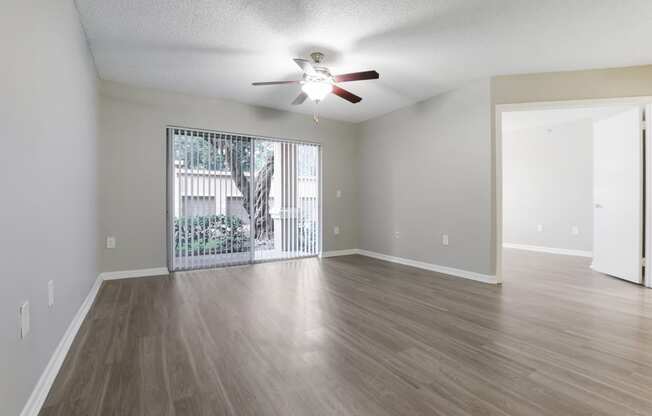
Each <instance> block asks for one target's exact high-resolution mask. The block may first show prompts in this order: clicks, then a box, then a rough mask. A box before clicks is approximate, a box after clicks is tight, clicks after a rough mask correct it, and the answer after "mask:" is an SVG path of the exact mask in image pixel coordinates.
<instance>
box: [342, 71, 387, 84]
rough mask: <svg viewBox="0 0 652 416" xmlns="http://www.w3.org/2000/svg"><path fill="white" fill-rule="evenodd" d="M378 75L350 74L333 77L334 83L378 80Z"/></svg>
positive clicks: (368, 72) (370, 73) (367, 72)
mask: <svg viewBox="0 0 652 416" xmlns="http://www.w3.org/2000/svg"><path fill="white" fill-rule="evenodd" d="M378 78H380V74H378V72H376V71H363V72H352V73H350V74H342V75H335V76H333V79H334V80H335V82H347V81H362V80H365V79H378Z"/></svg>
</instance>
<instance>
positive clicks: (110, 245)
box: [106, 235, 115, 248]
mask: <svg viewBox="0 0 652 416" xmlns="http://www.w3.org/2000/svg"><path fill="white" fill-rule="evenodd" d="M106 248H115V237H113V236H111V235H110V236H108V237H106Z"/></svg>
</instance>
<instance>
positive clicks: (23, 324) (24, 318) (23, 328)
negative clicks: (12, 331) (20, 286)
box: [18, 301, 29, 338]
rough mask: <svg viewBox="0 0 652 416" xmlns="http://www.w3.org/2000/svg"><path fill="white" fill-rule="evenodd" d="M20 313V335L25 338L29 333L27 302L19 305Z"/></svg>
mask: <svg viewBox="0 0 652 416" xmlns="http://www.w3.org/2000/svg"><path fill="white" fill-rule="evenodd" d="M18 314H19V315H20V337H21V338H25V337H26V336H27V334H29V302H28V301H25V303H23V304H22V305H20V309H19V311H18Z"/></svg>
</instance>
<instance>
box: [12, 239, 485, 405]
mask: <svg viewBox="0 0 652 416" xmlns="http://www.w3.org/2000/svg"><path fill="white" fill-rule="evenodd" d="M352 254H360V255H363V256H367V257H373V258H376V259H380V260H385V261H389V262H392V263H398V264H404V265H406V266H412V267H417V268H419V269H425V270H430V271H434V272H438V273H444V274H448V275H451V276H457V277H462V278H465V279H471V280H476V281H479V282H484V283H492V284H495V283H497V280H496V277H495V276H490V275H485V274H481V273H476V272H470V271H466V270H460V269H455V268H452V267H446V266H439V265H437V264H430V263H424V262H420V261H416V260H410V259H405V258H402V257H395V256H389V255H387V254H381V253H376V252H373V251H368V250H360V249H348V250H336V251H326V252H323V253H322V254H321V256H320V257H336V256H348V255H352ZM165 274H169V271H168V269H167V268H166V267H157V268H152V269H139V270H123V271H117V272H104V273H100V275H99V276H98V277H97V279H96V280H95V283H94V284H93V287H92V288H91V290H90V292H89V293H88V296H86V299H84V302H83V303H82V305H81V306H80V307H79V310H78V311H77V313H76V314H75V316H74V318H73V320H72V322H71V323H70V325H69V326H68V329H66V332H65V333H64V335H63V338H62V339H61V341H60V342H59V345H58V346H57V348H56V349H55V350H54V353H52V356H51V357H50V361H49V362H48V364H47V366H46V367H45V370H44V371H43V373H42V374H41V377H40V378H39V380H38V382H37V383H36V387H34V390H33V391H32V394H31V395H30V397H29V399H28V400H27V403H26V404H25V407H24V408H23V411H22V412H21V413H20V416H38V413H39V412H40V411H41V408H42V407H43V403H45V399H46V398H47V395H48V393H49V391H50V388H51V387H52V384H53V383H54V379H55V378H56V376H57V374H58V372H59V370H60V369H61V365H62V364H63V361H64V359H65V358H66V355H67V354H68V350H70V346H71V345H72V342H73V340H74V339H75V336H76V335H77V332H78V331H79V328H80V327H81V324H82V322H84V318H86V314H88V311H89V310H90V308H91V305H93V302H94V301H95V297H96V296H97V293H98V291H99V289H100V286H101V285H102V282H103V281H104V280H114V279H128V278H135V277H147V276H160V275H165Z"/></svg>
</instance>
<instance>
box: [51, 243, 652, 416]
mask: <svg viewBox="0 0 652 416" xmlns="http://www.w3.org/2000/svg"><path fill="white" fill-rule="evenodd" d="M588 263H589V260H588V259H584V258H578V257H568V256H557V255H550V254H540V253H530V252H526V251H517V250H509V251H507V252H506V259H505V269H506V272H505V274H506V276H505V283H504V285H503V286H502V287H499V286H491V285H485V284H482V283H476V282H472V281H469V280H464V279H460V278H453V277H446V276H443V275H439V274H437V273H432V272H428V271H424V270H419V269H414V268H411V267H406V266H400V265H396V264H391V263H386V262H383V261H380V260H375V259H371V258H366V257H361V256H347V257H338V258H331V259H324V260H317V259H305V260H299V261H290V262H282V263H266V264H259V265H255V266H248V267H237V268H229V269H221V270H212V271H197V272H187V273H178V274H176V275H175V276H174V277H173V278H148V279H131V280H122V281H109V282H105V283H104V285H103V286H102V288H101V290H100V293H99V295H98V298H97V300H96V302H95V305H94V306H93V308H92V309H91V311H90V312H89V315H88V317H87V319H86V321H85V322H84V324H83V325H82V327H81V329H80V332H79V334H78V335H77V338H76V340H75V342H74V344H73V346H72V349H71V351H70V353H69V354H68V357H67V358H66V361H65V363H64V365H63V368H62V370H61V372H60V373H59V375H58V377H57V379H56V382H55V383H54V386H53V388H52V390H51V391H50V394H49V396H48V398H47V401H46V404H45V407H44V408H43V410H42V412H41V415H43V416H46V415H47V416H52V415H61V416H73V415H157V416H159V415H176V416H181V415H258V416H260V415H283V416H285V415H374V416H386V415H440V416H463V415H501V416H505V415H515V416H529V415H541V416H543V415H550V416H565V415H572V416H575V415H616V416H625V415H652V290H649V289H644V288H641V287H639V286H636V285H633V284H630V283H626V282H623V281H620V280H617V279H614V278H610V277H606V276H602V275H599V274H597V273H593V272H591V271H590V269H589V268H588Z"/></svg>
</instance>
